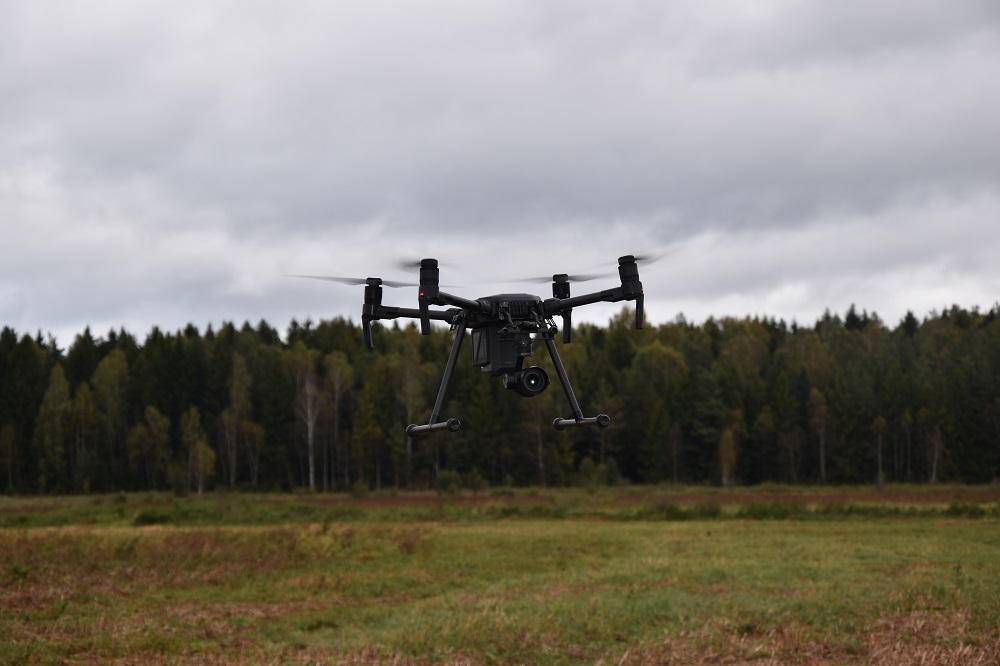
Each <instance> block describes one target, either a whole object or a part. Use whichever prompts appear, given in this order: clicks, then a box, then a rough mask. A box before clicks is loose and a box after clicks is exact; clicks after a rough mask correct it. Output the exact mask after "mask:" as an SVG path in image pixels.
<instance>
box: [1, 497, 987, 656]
mask: <svg viewBox="0 0 1000 666" xmlns="http://www.w3.org/2000/svg"><path fill="white" fill-rule="evenodd" d="M623 494H626V495H628V494H631V495H633V497H631V499H632V500H635V499H638V500H639V501H638V502H632V501H625V500H623V499H622V497H623ZM682 495H683V496H682ZM513 498H514V500H516V502H514V503H506V504H505V503H498V504H492V503H491V502H492V500H490V501H489V502H480V503H479V504H475V503H472V504H470V503H469V502H468V501H467V500H468V498H464V499H465V500H466V501H465V503H463V498H457V499H453V500H447V501H443V502H441V503H440V504H439V503H437V502H436V500H435V499H434V498H427V497H418V498H409V499H411V500H412V501H410V502H406V501H403V500H406V499H408V498H406V497H404V498H403V499H402V500H398V501H397V500H394V501H396V503H395V504H392V505H384V504H379V503H378V502H376V501H373V502H371V503H368V504H364V503H358V502H353V501H352V502H346V503H335V504H332V505H331V504H330V501H329V500H330V498H323V497H316V498H310V497H290V496H288V497H280V496H276V497H263V498H262V497H256V496H239V495H229V496H225V497H213V498H200V499H199V498H182V499H179V500H175V499H174V498H170V497H167V496H128V497H127V498H125V500H124V501H122V500H121V499H120V498H115V497H109V498H100V499H99V500H98V499H96V498H66V499H58V500H54V499H39V498H36V499H30V500H29V499H16V500H5V501H4V502H3V503H0V515H4V516H5V517H6V518H10V516H12V515H15V516H16V515H20V516H27V518H26V519H23V520H21V522H22V523H24V524H44V525H53V524H55V525H56V526H46V527H25V526H23V525H22V526H8V528H7V529H3V530H0V637H2V638H0V663H65V662H75V661H84V662H89V663H93V662H102V663H103V662H112V661H116V660H119V661H126V662H139V663H177V662H183V663H199V662H200V663H260V662H269V663H309V662H310V661H312V662H313V663H331V662H335V661H338V660H346V661H354V662H362V663H367V662H378V661H390V660H392V659H399V660H401V661H404V662H422V663H423V662H427V663H439V662H440V663H450V662H466V663H579V662H581V661H582V662H586V663H598V662H602V663H616V664H617V663H651V662H664V661H666V660H667V659H668V658H669V659H673V660H674V661H675V662H677V663H713V661H714V662H716V663H717V662H725V661H735V662H737V663H749V662H751V661H755V662H756V661H757V660H758V659H761V660H764V661H762V662H760V663H768V662H767V660H768V659H774V660H777V661H779V662H782V663H785V662H795V663H817V664H820V663H822V664H826V663H831V664H832V663H893V662H895V663H905V662H915V661H917V660H918V659H919V658H925V657H928V655H929V656H930V658H931V659H930V661H929V662H928V663H963V661H965V662H968V661H974V659H975V658H980V659H981V660H982V662H983V663H992V662H989V658H992V659H994V660H995V659H997V658H1000V649H998V647H997V646H998V645H1000V636H998V628H1000V557H998V556H997V553H998V552H1000V521H998V520H997V518H996V517H995V513H994V511H995V509H994V504H991V503H990V502H984V501H975V502H973V501H971V500H969V499H968V498H964V499H961V500H959V501H956V500H955V499H954V497H952V495H949V496H948V498H946V500H945V501H944V502H941V501H938V500H939V499H940V498H939V497H936V496H935V497H933V498H932V499H931V500H930V502H931V505H932V506H933V510H930V509H928V510H926V511H925V510H921V508H920V507H919V506H914V505H912V504H909V503H902V505H900V503H899V502H895V503H893V502H885V503H883V504H881V505H880V504H878V503H875V502H862V503H855V500H853V499H852V500H851V502H852V503H854V504H851V503H849V504H850V505H852V506H854V505H856V506H869V507H876V508H877V507H879V506H881V507H882V508H883V509H884V510H885V513H880V512H878V511H875V510H874V509H872V510H870V511H868V512H861V513H857V514H847V513H836V512H829V511H828V512H826V513H823V512H822V511H821V510H819V509H813V508H808V507H813V506H815V507H824V506H830V505H831V504H830V502H829V501H827V500H829V498H826V499H824V498H821V499H820V500H819V501H816V502H812V503H809V504H808V507H807V508H797V509H794V510H791V511H779V510H777V509H775V508H774V507H775V506H779V505H780V504H781V503H778V504H774V501H773V499H772V498H771V497H770V495H769V496H767V497H763V496H762V497H759V498H751V499H753V500H754V501H751V502H749V503H745V504H742V505H736V504H733V503H731V502H728V501H725V496H724V495H723V496H721V497H720V496H718V494H717V493H714V492H711V493H707V494H706V495H705V496H704V497H700V498H691V497H690V494H689V493H687V492H685V493H683V494H682V493H671V492H669V491H664V490H663V489H660V490H650V491H646V493H642V492H637V491H635V490H632V489H629V490H625V491H620V492H613V493H597V494H590V493H586V492H582V491H579V492H578V491H572V492H565V493H562V492H554V491H548V492H546V493H534V494H529V495H525V494H515V495H514V496H513ZM496 499H499V498H496ZM744 499H745V498H744ZM980 499H981V498H980ZM262 500H264V501H262ZM757 500H759V501H757ZM262 504H263V505H264V506H263V508H261V506H260V505H262ZM966 504H969V506H972V505H974V506H976V507H978V508H979V509H980V510H979V511H975V510H972V509H968V508H967V507H965V505H966ZM772 505H774V506H772ZM588 506H589V507H590V508H589V509H588V508H587V507H588ZM667 506H675V507H680V509H678V510H679V511H682V512H687V513H685V515H684V517H683V518H681V519H670V517H669V516H667V519H664V517H663V516H658V515H657V511H664V510H665V509H663V507H667ZM753 506H761V507H771V510H769V511H763V510H758V509H750V507H753ZM794 506H799V503H794ZM845 506H846V504H845ZM953 506H957V507H960V510H959V509H953V510H952V513H953V514H955V515H948V512H949V508H950V507H953ZM490 507H492V508H490ZM502 507H519V508H520V509H523V514H524V515H520V514H519V515H514V516H513V517H511V515H501V514H503V511H501V510H500V509H501V508H502ZM531 507H543V508H544V509H545V511H551V512H552V514H551V515H546V516H542V517H541V518H539V517H531V516H530V513H531V512H530V509H531ZM657 507H659V509H657ZM962 507H964V508H962ZM118 508H123V509H124V510H123V511H118V510H117V509H118ZM145 511H149V512H150V513H149V514H147V516H146V518H142V519H140V518H139V516H141V515H142V512H145ZM641 511H647V512H648V515H647V517H646V518H644V519H640V518H639V516H638V514H639V513H641ZM157 512H161V513H157ZM300 512H302V513H306V514H308V515H309V516H310V517H311V518H312V519H311V520H306V518H304V517H303V516H302V515H301V514H300ZM309 512H313V513H309ZM337 512H340V513H339V514H338V513H337ZM542 513H544V512H542ZM772 514H778V515H772ZM338 515H339V516H340V517H341V518H340V519H338V518H337V516H338ZM434 515H437V518H436V519H431V518H433V516H434ZM525 515H527V516H528V517H525ZM81 516H89V517H95V516H96V519H95V520H92V521H90V522H87V521H83V520H76V522H74V519H75V518H76V519H78V518H80V517H81ZM415 516H417V517H415ZM419 516H423V518H419ZM553 516H555V517H553ZM288 520H291V521H294V522H291V523H289V522H288ZM5 524H6V523H5ZM879 655H882V656H883V657H885V659H886V660H885V661H881V662H880V661H878V658H880V657H879ZM935 655H936V656H937V660H936V661H935V660H934V657H935ZM889 657H892V659H889ZM966 657H968V659H966ZM948 659H951V661H948Z"/></svg>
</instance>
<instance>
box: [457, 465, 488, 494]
mask: <svg viewBox="0 0 1000 666" xmlns="http://www.w3.org/2000/svg"><path fill="white" fill-rule="evenodd" d="M462 485H463V486H464V487H466V488H468V489H469V490H471V491H472V492H474V493H480V492H482V491H484V490H486V489H487V488H489V487H490V484H489V482H488V481H487V480H486V479H484V478H483V475H482V474H480V473H479V470H478V469H477V468H475V467H473V468H472V471H471V472H469V473H468V474H466V475H465V476H464V477H462Z"/></svg>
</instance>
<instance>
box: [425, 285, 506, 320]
mask: <svg viewBox="0 0 1000 666" xmlns="http://www.w3.org/2000/svg"><path fill="white" fill-rule="evenodd" d="M431 302H432V303H433V304H435V305H451V306H454V307H457V308H461V309H463V310H468V311H469V312H476V313H478V314H484V315H488V314H490V312H491V311H492V310H491V307H490V306H489V305H486V304H485V303H482V302H480V301H470V300H469V299H467V298H462V297H461V296H455V295H454V294H449V293H447V292H444V291H439V292H438V295H437V298H436V299H434V300H432V301H431Z"/></svg>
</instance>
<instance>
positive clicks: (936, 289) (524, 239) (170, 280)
mask: <svg viewBox="0 0 1000 666" xmlns="http://www.w3.org/2000/svg"><path fill="white" fill-rule="evenodd" d="M998 14H1000V10H998V9H997V8H996V4H995V3H993V2H986V1H982V2H975V1H974V2H967V3H961V4H960V5H955V4H954V3H947V2H937V1H930V0H918V1H916V2H912V1H911V2H900V1H899V0H880V1H878V2H869V3H865V4H864V5H861V4H851V3H847V4H845V3H840V4H829V3H828V4H816V3H808V2H795V1H791V0H767V1H764V0H762V1H759V2H749V3H740V4H739V5H738V6H731V5H730V6H722V5H717V4H714V3H700V2H680V3H655V2H647V1H643V0H637V1H625V2H620V3H615V5H613V6H609V5H607V4H605V3H596V2H568V1H564V2H553V3H533V2H484V3H466V2H458V1H457V0H448V1H445V0H440V1H435V2H430V3H421V4H419V5H411V4H402V5H401V4H399V3H391V2H387V1H382V0H376V1H374V2H366V3H361V4H358V3H354V4H343V3H323V2H304V3H296V5H294V6H278V5H274V4H272V3H265V2H235V1H231V2H220V3H212V4H210V5H204V4H191V5H188V6H181V7H179V6H177V5H176V4H175V3H166V2H153V3H143V5H142V6H139V5H134V4H133V3H128V2H116V1H112V0H102V1H99V2H93V3H87V4H86V5H74V6H72V7H63V6H62V5H61V4H60V5H56V4H55V3H50V2H46V1H45V0H38V1H33V2H26V1H25V2H22V1H15V2H10V3H6V4H5V5H4V6H3V7H2V8H0V94H2V96H3V99H4V104H3V105H2V106H0V216H2V217H0V220H2V222H0V224H2V225H3V227H2V229H3V236H2V242H3V246H4V249H3V252H4V259H5V261H4V263H3V266H2V267H0V320H2V321H0V323H2V324H8V323H9V324H11V325H15V326H17V327H18V328H19V329H21V330H34V329H35V328H42V329H45V330H57V331H60V337H64V336H65V335H68V333H62V331H73V330H79V329H80V328H82V325H83V324H85V323H87V322H90V323H92V324H93V325H94V328H95V330H100V329H99V328H98V327H104V326H109V325H119V324H123V325H126V326H128V327H129V328H131V329H135V330H139V331H145V330H148V328H149V327H150V326H151V325H153V324H158V325H160V326H162V327H165V328H168V329H169V328H174V327H177V326H183V325H184V324H185V323H186V322H187V321H193V322H194V323H201V322H207V321H214V322H218V321H219V320H221V319H234V320H237V321H240V320H243V319H250V320H251V321H255V320H257V319H259V318H261V317H265V318H267V319H269V320H270V321H271V322H272V323H273V324H275V325H277V326H279V327H282V326H284V324H285V323H287V320H288V319H290V318H291V316H297V317H298V318H299V319H304V318H305V316H312V317H313V318H314V319H315V318H320V317H327V316H332V315H334V314H346V315H351V314H352V313H356V312H358V311H359V308H360V294H356V293H354V292H353V291H352V290H350V289H343V288H340V287H333V288H331V286H330V285H323V284H304V283H301V282H296V281H294V280H290V279H288V278H284V277H282V276H283V275H284V274H287V273H321V274H334V275H357V276H367V275H369V274H372V273H376V274H380V275H382V276H383V277H387V278H396V279H399V278H401V277H405V276H402V275H399V274H398V273H397V274H389V273H391V272H392V270H391V263H392V260H394V259H396V258H399V257H410V258H414V257H415V258H419V257H421V256H437V257H439V258H441V259H442V260H443V261H444V262H445V266H446V268H447V270H448V271H449V273H446V275H454V276H455V279H456V281H457V282H458V283H460V284H463V285H466V286H467V287H466V289H464V290H463V291H462V294H461V295H464V296H467V297H472V296H476V295H482V294H483V293H486V292H487V291H490V290H493V289H506V288H514V287H513V286H512V284H511V283H505V282H504V280H506V279H511V278H513V277H516V276H518V275H524V274H531V275H535V274H545V273H547V272H549V271H550V270H551V271H552V272H559V271H568V272H592V271H594V270H600V269H602V267H605V266H607V267H608V268H609V269H610V270H612V271H613V270H614V265H615V258H616V257H617V256H619V255H621V254H626V253H633V252H644V251H647V250H649V249H672V250H673V251H674V252H673V254H671V255H670V258H669V259H668V260H664V262H661V264H657V265H655V266H651V267H649V269H648V272H647V271H646V270H645V269H644V278H643V279H644V284H646V286H647V293H648V294H649V298H650V303H651V304H652V307H650V308H649V311H650V313H651V316H652V315H653V314H654V313H663V315H662V318H663V320H666V319H669V318H671V317H672V316H673V314H674V313H676V312H677V311H684V312H685V313H686V314H688V315H689V317H694V318H702V317H704V316H709V315H715V316H724V315H727V314H733V315H738V314H743V313H759V314H776V315H780V316H783V317H786V318H789V319H791V318H798V319H800V320H808V319H809V318H811V317H814V316H816V315H817V314H819V313H821V312H822V310H823V309H825V308H826V307H830V308H832V309H834V310H841V309H843V308H845V307H846V305H848V304H849V303H850V302H857V304H858V306H859V307H867V308H868V309H877V310H878V311H879V312H884V313H885V314H886V316H887V318H888V317H889V315H891V316H896V313H897V312H898V311H899V310H900V309H902V311H904V312H905V309H913V310H914V311H915V312H917V314H923V309H924V308H927V307H940V306H941V305H942V303H940V302H939V301H941V300H943V299H946V300H951V301H956V302H959V303H960V304H970V305H971V304H978V305H981V306H985V307H988V306H989V305H991V304H992V303H993V302H994V301H995V300H996V299H995V297H994V296H991V294H994V293H995V288H996V283H995V280H994V278H993V277H992V276H993V271H992V269H991V267H990V264H989V261H988V258H987V257H985V256H984V255H983V252H984V250H983V249H982V248H986V247H989V245H988V243H989V241H990V240H995V233H994V232H993V231H992V229H991V228H990V224H991V223H992V221H994V220H995V219H996V213H997V199H998V197H1000V193H998V189H997V188H998V185H997V183H1000V159H998V158H997V156H996V151H995V146H997V145H1000V122H998V121H997V120H996V119H997V118H1000V89H998V88H997V86H996V85H995V82H996V81H997V80H1000V22H998V21H997V20H996V19H997V18H998ZM993 226H996V225H993ZM546 267H549V268H546ZM647 275H648V277H647ZM522 288H523V287H518V289H519V290H520V289H522ZM544 288H545V287H544V286H543V289H544ZM393 298H400V299H401V300H405V299H406V298H408V296H406V295H403V294H399V295H398V296H397V295H395V294H394V295H393ZM866 301H868V302H866ZM931 303H933V305H930V304H931ZM593 312H595V313H598V314H596V315H594V316H595V318H599V317H604V316H605V314H606V311H605V310H602V309H601V308H595V309H594V310H593ZM667 313H669V314H667ZM586 316H590V315H587V314H585V313H583V312H581V313H579V314H578V315H577V317H578V318H580V319H581V320H582V318H583V317H586ZM355 318H356V315H355ZM598 321H600V319H598Z"/></svg>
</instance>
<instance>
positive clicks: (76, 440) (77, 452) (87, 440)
mask: <svg viewBox="0 0 1000 666" xmlns="http://www.w3.org/2000/svg"><path fill="white" fill-rule="evenodd" d="M70 426H71V430H72V441H73V446H72V447H71V449H70V451H71V454H72V468H73V487H74V489H75V490H77V491H80V490H82V491H83V492H89V491H90V489H91V485H92V483H93V480H94V478H95V477H97V476H98V475H99V474H100V472H99V470H98V468H97V466H98V462H97V441H98V437H99V432H100V418H99V415H98V413H97V403H96V401H95V400H94V394H93V392H92V391H91V390H90V386H89V385H88V384H87V382H82V383H80V384H79V385H78V386H77V387H76V391H75V393H74V395H73V406H72V409H71V412H70Z"/></svg>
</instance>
